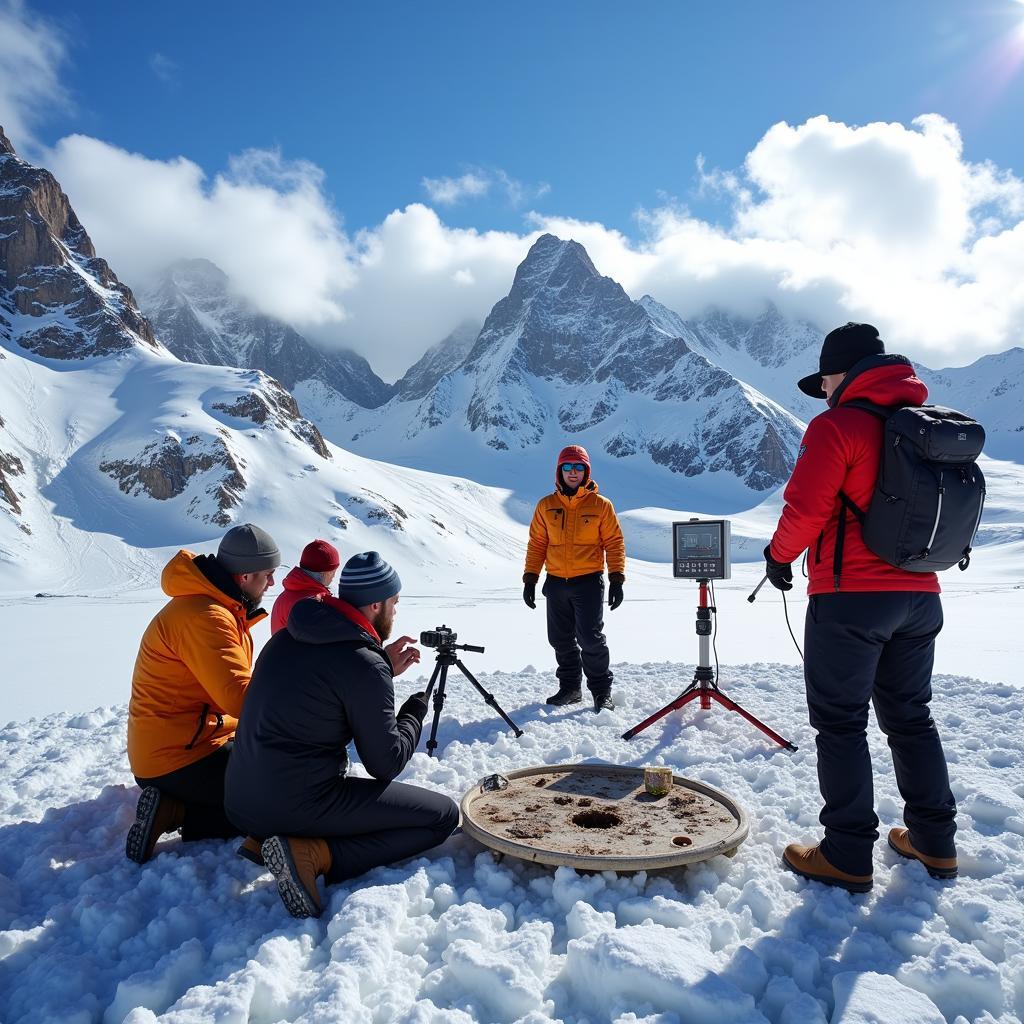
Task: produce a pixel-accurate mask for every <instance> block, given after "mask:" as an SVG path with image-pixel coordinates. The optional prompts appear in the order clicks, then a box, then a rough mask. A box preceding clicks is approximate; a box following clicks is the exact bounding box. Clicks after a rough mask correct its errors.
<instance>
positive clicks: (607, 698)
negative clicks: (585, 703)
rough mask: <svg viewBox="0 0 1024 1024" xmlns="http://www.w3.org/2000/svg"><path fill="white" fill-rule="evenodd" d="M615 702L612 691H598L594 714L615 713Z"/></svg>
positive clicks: (595, 697) (595, 695) (595, 696)
mask: <svg viewBox="0 0 1024 1024" xmlns="http://www.w3.org/2000/svg"><path fill="white" fill-rule="evenodd" d="M614 710H615V701H613V700H612V691H611V690H598V691H596V692H595V693H594V712H595V714H596V713H597V712H598V711H614Z"/></svg>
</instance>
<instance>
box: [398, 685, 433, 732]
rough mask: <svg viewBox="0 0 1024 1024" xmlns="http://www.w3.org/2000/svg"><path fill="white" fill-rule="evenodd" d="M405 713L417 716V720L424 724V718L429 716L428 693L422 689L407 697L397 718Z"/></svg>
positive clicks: (409, 715)
mask: <svg viewBox="0 0 1024 1024" xmlns="http://www.w3.org/2000/svg"><path fill="white" fill-rule="evenodd" d="M403 715H407V716H408V717H410V718H415V719H416V721H417V722H419V723H420V724H421V725H422V724H423V719H424V718H426V717H427V695H426V694H425V693H424V692H423V691H422V690H421V691H420V692H419V693H414V694H413V695H412V696H411V697H406V699H405V703H404V704H403V705H402V706H401V707H400V708H399V709H398V714H397V715H395V718H401V717H402V716H403Z"/></svg>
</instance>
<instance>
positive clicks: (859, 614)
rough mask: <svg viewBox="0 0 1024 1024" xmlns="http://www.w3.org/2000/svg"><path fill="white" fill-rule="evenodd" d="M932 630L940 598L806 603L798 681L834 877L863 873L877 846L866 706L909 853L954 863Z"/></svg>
mask: <svg viewBox="0 0 1024 1024" xmlns="http://www.w3.org/2000/svg"><path fill="white" fill-rule="evenodd" d="M940 629H942V603H941V601H940V600H939V595H938V594H927V593H919V592H916V591H897V592H891V593H890V592H878V591H875V592H871V593H846V594H843V593H838V594H816V595H814V596H812V597H811V598H810V602H809V605H808V608H807V620H806V625H805V630H804V679H805V682H806V686H807V707H808V711H809V713H810V715H809V717H810V723H811V725H812V726H813V728H814V729H815V730H816V732H817V740H816V742H817V750H818V783H819V785H820V787H821V796H822V799H823V800H824V807H823V808H822V811H821V815H820V821H821V823H822V825H824V826H825V838H824V839H823V841H822V843H821V851H822V853H823V854H824V855H825V858H826V859H827V860H828V862H829V863H830V864H832V865H833V866H834V867H837V868H839V870H840V871H846V872H848V873H849V874H852V875H870V874H871V872H872V859H871V851H872V846H873V844H874V842H875V840H876V839H877V838H878V818H877V817H876V816H875V809H874V791H873V785H872V770H871V754H870V752H869V750H868V742H867V724H868V704H869V703H873V704H874V707H875V717H876V718H877V719H878V726H879V728H880V729H881V730H882V732H883V733H885V735H886V736H887V737H888V740H889V748H890V750H891V751H892V760H893V767H894V768H895V771H896V784H897V785H898V786H899V790H900V794H901V795H902V797H903V800H904V815H903V820H904V822H905V823H906V825H907V828H909V829H910V839H911V842H912V843H913V844H914V848H915V849H917V850H919V851H920V852H921V853H925V854H928V855H929V856H932V857H953V856H955V855H956V851H955V847H954V844H953V835H954V833H955V832H956V824H955V822H954V818H955V816H956V801H955V800H954V799H953V794H952V792H951V791H950V788H949V774H948V772H947V769H946V758H945V755H944V754H943V751H942V742H941V740H940V739H939V734H938V731H937V730H936V728H935V723H934V722H933V721H932V716H931V711H930V709H929V706H928V705H929V702H930V701H931V696H932V687H931V680H932V664H933V661H934V656H935V637H936V635H937V634H938V632H939V630H940Z"/></svg>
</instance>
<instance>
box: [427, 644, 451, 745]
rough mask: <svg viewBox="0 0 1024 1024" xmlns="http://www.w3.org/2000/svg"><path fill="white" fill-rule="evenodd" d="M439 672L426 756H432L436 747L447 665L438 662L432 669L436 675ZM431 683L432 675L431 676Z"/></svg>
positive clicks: (446, 681)
mask: <svg viewBox="0 0 1024 1024" xmlns="http://www.w3.org/2000/svg"><path fill="white" fill-rule="evenodd" d="M438 672H440V681H439V682H438V684H437V690H435V691H434V720H433V722H431V723H430V739H428V740H427V757H433V756H434V751H435V750H436V749H437V723H438V722H440V721H441V710H442V709H443V708H444V698H445V687H446V685H447V683H448V666H447V665H444V664H442V663H441V662H438V664H437V667H436V668H435V669H434V675H435V676H436V675H437V674H438ZM431 685H433V676H432V677H431Z"/></svg>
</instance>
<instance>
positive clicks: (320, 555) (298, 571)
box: [270, 540, 341, 636]
mask: <svg viewBox="0 0 1024 1024" xmlns="http://www.w3.org/2000/svg"><path fill="white" fill-rule="evenodd" d="M339 565H341V557H340V556H339V554H338V549H337V548H336V547H335V546H334V545H333V544H328V543H327V541H325V540H311V541H310V542H309V543H308V544H307V545H306V546H305V547H304V548H303V549H302V557H301V558H300V559H299V564H298V565H297V566H295V568H294V569H292V571H291V572H290V573H288V575H287V576H285V578H284V581H283V586H284V590H283V591H281V593H280V594H279V595H278V598H277V600H276V601H275V602H274V608H273V610H272V611H271V613H270V634H271V636H273V635H274V633H276V632H277V631H278V630H279V629H284V627H285V626H287V625H288V616H289V615H290V614H291V611H292V608H294V607H295V604H296V602H298V601H303V600H305V599H306V598H308V597H313V598H321V597H323V596H324V595H325V594H329V593H330V592H331V591H330V586H331V583H332V582H333V580H334V577H335V575H336V574H337V572H338V566H339Z"/></svg>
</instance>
